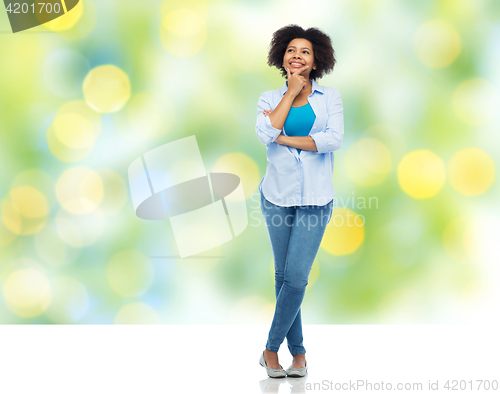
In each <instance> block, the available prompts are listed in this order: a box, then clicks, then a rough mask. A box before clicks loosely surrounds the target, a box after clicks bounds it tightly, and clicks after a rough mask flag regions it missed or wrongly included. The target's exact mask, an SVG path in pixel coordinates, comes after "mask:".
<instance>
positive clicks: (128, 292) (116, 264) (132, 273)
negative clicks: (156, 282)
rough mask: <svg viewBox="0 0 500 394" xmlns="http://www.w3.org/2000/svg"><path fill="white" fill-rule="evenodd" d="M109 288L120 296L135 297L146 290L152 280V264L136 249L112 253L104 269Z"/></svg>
mask: <svg viewBox="0 0 500 394" xmlns="http://www.w3.org/2000/svg"><path fill="white" fill-rule="evenodd" d="M106 274H107V278H108V282H109V285H110V286H111V288H112V289H113V290H114V291H115V292H116V293H117V294H119V295H121V296H122V297H136V296H139V295H141V294H143V293H144V292H146V290H148V288H149V287H150V286H151V283H152V281H153V265H152V263H151V262H150V261H149V258H148V257H147V256H145V255H144V254H142V253H141V252H138V251H136V250H123V251H121V252H118V253H116V254H114V255H113V257H112V258H111V261H110V262H109V263H108V266H107V270H106Z"/></svg>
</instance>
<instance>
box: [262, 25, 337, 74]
mask: <svg viewBox="0 0 500 394" xmlns="http://www.w3.org/2000/svg"><path fill="white" fill-rule="evenodd" d="M296 38H305V39H306V40H308V41H310V42H311V44H312V45H313V47H312V50H313V53H314V61H315V63H316V70H311V73H310V74H309V78H310V79H312V80H316V79H319V78H321V77H323V75H324V74H328V73H330V72H331V71H333V67H334V66H335V63H336V62H337V60H336V59H335V51H334V50H333V46H332V42H331V40H330V37H329V36H328V35H327V34H325V33H323V32H322V31H321V30H320V29H318V28H315V27H310V28H309V29H307V30H304V29H303V28H302V27H300V26H298V25H287V26H285V27H282V28H281V29H279V30H276V31H275V32H274V33H273V38H272V40H271V44H270V49H269V54H268V55H267V64H268V65H269V66H271V67H272V66H275V67H276V68H278V69H279V70H281V75H283V76H284V77H285V78H286V77H287V73H286V70H285V68H284V67H283V56H284V55H285V50H286V48H287V46H288V44H289V43H290V41H292V40H294V39H296Z"/></svg>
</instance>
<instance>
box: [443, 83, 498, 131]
mask: <svg viewBox="0 0 500 394" xmlns="http://www.w3.org/2000/svg"><path fill="white" fill-rule="evenodd" d="M499 106H500V94H499V92H498V89H497V88H496V87H495V86H494V85H493V84H491V83H490V82H488V81H486V80H484V79H482V78H473V79H469V80H467V81H464V82H462V83H461V84H460V85H459V86H458V88H457V89H456V90H455V92H454V93H453V110H454V111H455V114H456V116H457V117H458V118H459V119H460V120H461V121H462V122H464V123H466V124H468V125H469V126H475V127H477V126H484V125H487V124H489V123H491V121H492V120H493V118H494V117H495V116H497V114H498V108H499Z"/></svg>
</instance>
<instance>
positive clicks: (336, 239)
mask: <svg viewBox="0 0 500 394" xmlns="http://www.w3.org/2000/svg"><path fill="white" fill-rule="evenodd" d="M364 222H365V219H364V217H363V216H361V215H359V214H357V213H356V212H354V211H352V210H350V209H349V208H336V209H334V210H333V213H332V217H331V219H330V223H328V225H327V226H326V230H325V234H324V235H323V240H322V242H321V247H322V248H323V249H324V250H326V251H327V252H328V253H330V254H332V255H335V256H342V255H347V254H351V253H354V252H355V251H356V250H357V249H358V248H359V247H360V246H361V244H362V243H363V241H364V239H365V228H364V227H365V226H364V225H365V223H364Z"/></svg>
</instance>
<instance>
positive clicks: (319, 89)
mask: <svg viewBox="0 0 500 394" xmlns="http://www.w3.org/2000/svg"><path fill="white" fill-rule="evenodd" d="M310 81H311V84H312V88H311V94H313V93H314V91H317V92H319V93H321V94H324V93H325V92H324V90H323V86H320V85H318V84H317V83H316V81H315V80H310ZM287 90H288V81H285V83H284V84H283V86H282V87H281V89H280V93H281V96H284V95H285V93H286V91H287Z"/></svg>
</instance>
